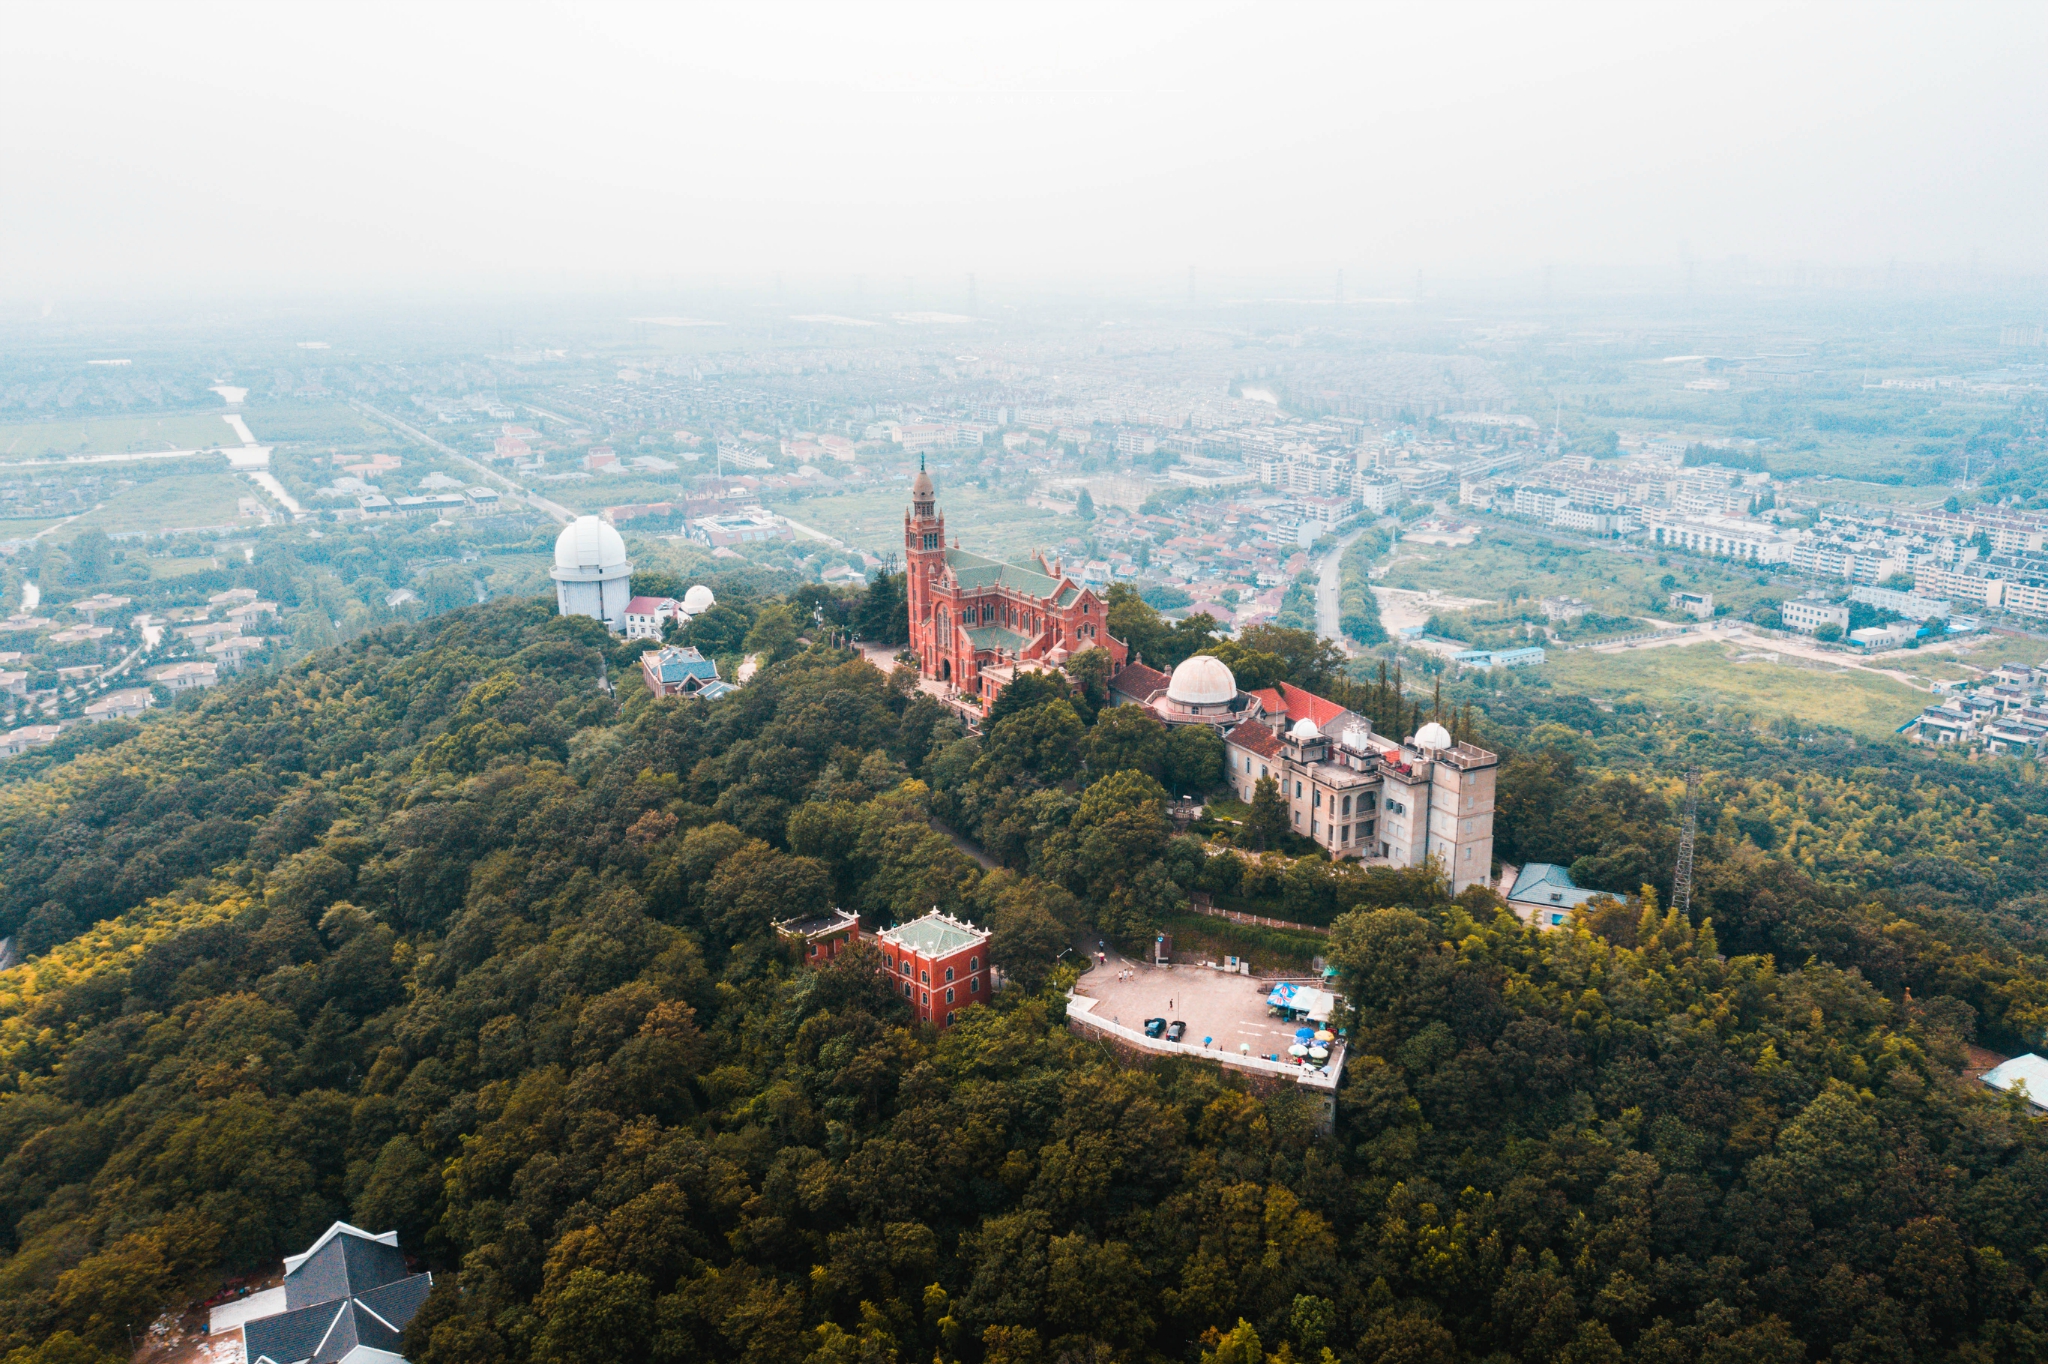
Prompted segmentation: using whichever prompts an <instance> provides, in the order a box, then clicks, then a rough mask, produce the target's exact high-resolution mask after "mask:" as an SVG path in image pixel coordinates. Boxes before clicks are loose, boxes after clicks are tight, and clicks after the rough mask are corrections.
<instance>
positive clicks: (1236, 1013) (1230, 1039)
mask: <svg viewBox="0 0 2048 1364" xmlns="http://www.w3.org/2000/svg"><path fill="white" fill-rule="evenodd" d="M1123 970H1129V971H1130V972H1131V973H1132V975H1131V978H1130V979H1128V980H1118V979H1117V975H1118V974H1119V972H1120V971H1123ZM1273 985H1274V982H1273V981H1270V980H1258V979H1256V978H1254V977H1251V976H1232V975H1225V974H1224V973H1223V972H1221V971H1212V970H1210V969H1208V968H1207V967H1204V966H1185V965H1182V966H1147V965H1145V964H1143V963H1141V962H1133V961H1127V960H1125V959H1122V958H1120V957H1118V956H1117V954H1115V953H1113V952H1112V953H1111V954H1110V957H1109V964H1108V965H1107V966H1097V967H1094V968H1093V969H1091V970H1090V971H1089V972H1088V973H1087V974H1086V975H1084V976H1082V977H1081V979H1080V980H1079V981H1078V982H1076V984H1075V986H1074V993H1076V994H1080V995H1086V996H1088V997H1089V998H1091V999H1095V1000H1098V1001H1100V1002H1099V1003H1098V1004H1097V1005H1096V1006H1095V1010H1094V1012H1095V1015H1096V1017H1098V1018H1103V1019H1107V1020H1108V1021H1110V1022H1112V1023H1121V1024H1122V1025H1123V1026H1125V1027H1127V1028H1142V1027H1143V1026H1144V1025H1145V1020H1146V1019H1148V1018H1165V1019H1167V1020H1169V1021H1171V1020H1173V1019H1176V1018H1178V1019H1183V1020H1185V1021H1186V1023H1187V1025H1188V1032H1187V1036H1186V1037H1184V1038H1183V1039H1181V1040H1182V1041H1183V1042H1185V1043H1187V1044H1188V1045H1190V1046H1197V1047H1199V1046H1201V1045H1202V1039H1203V1038H1205V1037H1206V1038H1213V1039H1214V1042H1213V1045H1214V1046H1215V1048H1216V1049H1217V1050H1218V1051H1225V1052H1231V1053H1235V1052H1237V1051H1238V1050H1239V1049H1240V1048H1241V1047H1248V1048H1249V1049H1250V1051H1251V1053H1252V1055H1254V1056H1272V1055H1275V1054H1276V1053H1277V1054H1278V1055H1279V1056H1280V1057H1282V1058H1283V1059H1284V1058H1285V1057H1286V1055H1287V1048H1288V1046H1289V1044H1291V1043H1292V1042H1293V1041H1294V1030H1295V1028H1296V1027H1297V1026H1299V1025H1298V1024H1294V1023H1289V1022H1287V1021H1286V1020H1284V1019H1279V1018H1274V1017H1272V1016H1271V1015H1269V1014H1268V1013H1267V1012H1266V996H1267V995H1268V994H1270V993H1272V990H1273Z"/></svg>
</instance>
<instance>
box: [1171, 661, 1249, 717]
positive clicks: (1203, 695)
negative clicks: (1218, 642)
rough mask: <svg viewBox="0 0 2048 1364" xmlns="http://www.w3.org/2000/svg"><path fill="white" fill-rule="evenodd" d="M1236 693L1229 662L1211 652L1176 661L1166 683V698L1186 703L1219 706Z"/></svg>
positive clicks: (1235, 683)
mask: <svg viewBox="0 0 2048 1364" xmlns="http://www.w3.org/2000/svg"><path fill="white" fill-rule="evenodd" d="M1236 695H1237V678H1236V676H1234V675H1233V674H1232V673H1231V671H1230V665H1229V664H1227V663H1225V662H1224V661H1223V660H1222V659H1220V658H1217V657H1216V656H1214V655H1213V654H1195V655H1193V656H1192V657H1190V658H1184V659H1182V660H1181V661H1180V662H1179V663H1178V664H1176V665H1175V667H1174V670H1173V677H1172V679H1171V680H1170V681H1168V682H1167V684H1166V699H1167V700H1169V701H1178V702H1180V703H1181V704H1182V705H1187V706H1218V705H1224V704H1226V703H1228V702H1229V701H1231V700H1232V699H1233V698H1234V697H1236Z"/></svg>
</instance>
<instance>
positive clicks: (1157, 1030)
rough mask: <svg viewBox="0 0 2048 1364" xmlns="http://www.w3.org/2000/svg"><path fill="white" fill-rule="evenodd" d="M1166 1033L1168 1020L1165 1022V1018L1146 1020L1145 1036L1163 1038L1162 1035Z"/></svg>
mask: <svg viewBox="0 0 2048 1364" xmlns="http://www.w3.org/2000/svg"><path fill="white" fill-rule="evenodd" d="M1165 1031H1166V1020H1165V1019H1163V1018H1148V1019H1146V1020H1145V1036H1147V1037H1158V1036H1161V1035H1162V1034H1164V1033H1165Z"/></svg>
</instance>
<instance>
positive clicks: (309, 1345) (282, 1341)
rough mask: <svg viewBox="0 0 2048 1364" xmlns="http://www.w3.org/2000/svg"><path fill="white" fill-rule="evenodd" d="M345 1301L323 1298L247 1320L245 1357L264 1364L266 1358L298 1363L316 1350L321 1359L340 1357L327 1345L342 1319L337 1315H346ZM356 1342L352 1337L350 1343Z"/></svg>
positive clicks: (279, 1363)
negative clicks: (308, 1303) (298, 1306)
mask: <svg viewBox="0 0 2048 1364" xmlns="http://www.w3.org/2000/svg"><path fill="white" fill-rule="evenodd" d="M345 1305H346V1304H344V1303H341V1302H323V1303H319V1304H317V1305H315V1306H312V1307H301V1308H299V1309H298V1310H297V1311H293V1312H280V1313H278V1314H277V1315H276V1316H274V1317H261V1318H259V1319H257V1320H255V1321H251V1322H244V1323H243V1325H242V1341H243V1343H244V1345H245V1347H246V1350H245V1357H246V1358H247V1359H248V1361H249V1364H262V1361H264V1360H266V1359H267V1360H269V1361H270V1364H298V1361H300V1360H303V1359H312V1358H313V1357H314V1356H315V1354H316V1353H317V1354H318V1355H319V1357H320V1358H322V1359H339V1358H341V1356H340V1355H339V1354H333V1353H330V1352H329V1348H328V1347H331V1346H332V1345H333V1344H334V1341H333V1337H334V1336H335V1335H336V1334H337V1333H338V1332H339V1330H340V1326H341V1323H340V1322H339V1321H337V1320H336V1319H337V1318H338V1317H340V1316H342V1315H343V1308H344V1306H345ZM352 1334H353V1333H351V1335H352ZM354 1343H355V1342H354V1341H353V1340H351V1341H350V1342H349V1347H350V1348H353V1347H354ZM345 1352H346V1351H344V1353H345Z"/></svg>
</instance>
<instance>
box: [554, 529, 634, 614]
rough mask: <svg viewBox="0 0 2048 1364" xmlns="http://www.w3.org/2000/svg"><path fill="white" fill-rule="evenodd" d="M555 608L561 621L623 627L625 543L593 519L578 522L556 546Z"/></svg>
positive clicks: (629, 568) (627, 570) (629, 572)
mask: <svg viewBox="0 0 2048 1364" xmlns="http://www.w3.org/2000/svg"><path fill="white" fill-rule="evenodd" d="M548 576H549V577H550V578H553V579H554V580H555V605H556V607H557V608H558V609H559V610H560V612H561V614H563V615H565V616H589V617H591V618H592V619H595V620H601V621H603V622H604V623H605V624H606V625H607V626H608V627H610V628H611V629H612V630H614V631H617V630H623V629H624V628H625V626H626V602H627V601H628V600H629V599H630V598H631V597H632V595H633V594H632V588H631V586H630V583H631V580H632V577H633V565H631V564H629V563H627V562H626V542H625V540H624V539H622V538H621V537H620V535H619V533H618V532H617V531H616V530H613V529H612V528H611V526H610V525H608V524H607V523H606V522H604V521H602V520H599V519H598V518H597V517H595V516H579V517H577V518H576V519H575V520H574V521H571V522H570V523H569V524H568V525H566V526H564V527H563V528H562V533H561V535H560V536H558V537H557V538H556V540H555V566H554V568H553V569H552V570H550V571H549V573H548Z"/></svg>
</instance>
